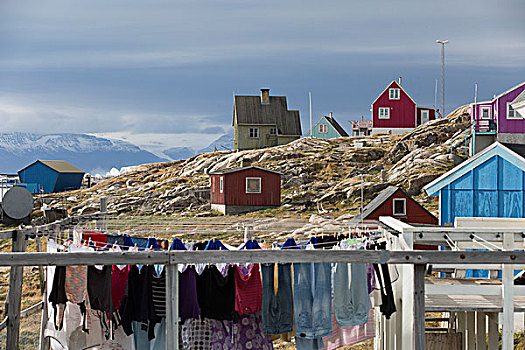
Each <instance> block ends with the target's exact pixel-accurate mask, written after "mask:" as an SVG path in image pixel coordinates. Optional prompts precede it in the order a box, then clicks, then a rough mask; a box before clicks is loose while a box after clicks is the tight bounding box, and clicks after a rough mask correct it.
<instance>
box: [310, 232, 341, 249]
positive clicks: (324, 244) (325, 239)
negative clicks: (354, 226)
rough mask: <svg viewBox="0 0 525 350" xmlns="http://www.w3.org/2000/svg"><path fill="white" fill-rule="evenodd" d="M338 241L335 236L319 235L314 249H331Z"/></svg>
mask: <svg viewBox="0 0 525 350" xmlns="http://www.w3.org/2000/svg"><path fill="white" fill-rule="evenodd" d="M337 243H339V241H338V240H337V237H336V236H330V235H329V236H321V237H317V242H316V244H315V249H323V248H324V249H332V248H333V247H335V246H336V245H337Z"/></svg>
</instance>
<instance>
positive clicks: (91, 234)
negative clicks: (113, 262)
mask: <svg viewBox="0 0 525 350" xmlns="http://www.w3.org/2000/svg"><path fill="white" fill-rule="evenodd" d="M89 241H91V242H93V244H94V245H95V247H96V248H102V247H104V246H105V245H106V244H107V242H108V237H107V235H106V234H105V233H102V232H100V231H97V230H84V242H89Z"/></svg>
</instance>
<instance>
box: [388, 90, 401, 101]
mask: <svg viewBox="0 0 525 350" xmlns="http://www.w3.org/2000/svg"><path fill="white" fill-rule="evenodd" d="M400 98H401V89H399V88H390V89H388V99H389V100H399V99H400Z"/></svg>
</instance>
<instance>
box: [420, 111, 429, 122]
mask: <svg viewBox="0 0 525 350" xmlns="http://www.w3.org/2000/svg"><path fill="white" fill-rule="evenodd" d="M423 113H425V114H426V115H427V121H426V122H429V121H430V111H429V110H428V109H422V110H421V124H425V123H426V122H423Z"/></svg>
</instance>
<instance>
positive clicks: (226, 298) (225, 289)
mask: <svg viewBox="0 0 525 350" xmlns="http://www.w3.org/2000/svg"><path fill="white" fill-rule="evenodd" d="M197 297H198V299H199V306H200V308H201V313H202V316H203V317H206V318H211V319H216V320H229V321H231V320H237V319H238V314H237V312H236V311H235V267H234V266H233V265H230V267H228V270H227V274H226V276H223V275H222V273H221V272H220V271H219V270H218V269H217V267H216V266H214V265H208V266H206V268H204V271H203V272H202V274H201V275H198V276H197Z"/></svg>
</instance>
